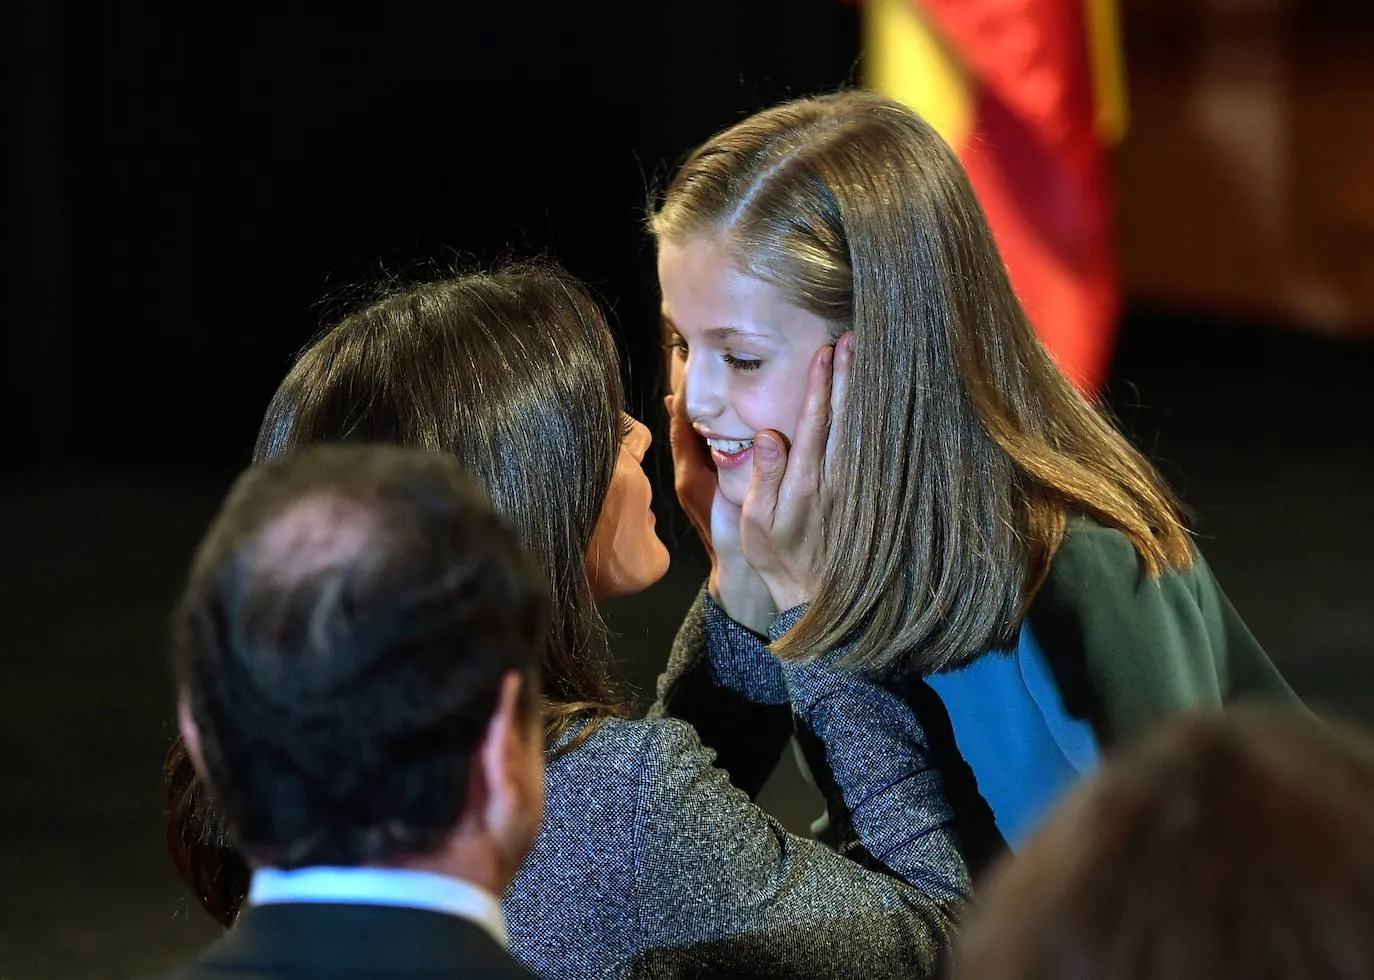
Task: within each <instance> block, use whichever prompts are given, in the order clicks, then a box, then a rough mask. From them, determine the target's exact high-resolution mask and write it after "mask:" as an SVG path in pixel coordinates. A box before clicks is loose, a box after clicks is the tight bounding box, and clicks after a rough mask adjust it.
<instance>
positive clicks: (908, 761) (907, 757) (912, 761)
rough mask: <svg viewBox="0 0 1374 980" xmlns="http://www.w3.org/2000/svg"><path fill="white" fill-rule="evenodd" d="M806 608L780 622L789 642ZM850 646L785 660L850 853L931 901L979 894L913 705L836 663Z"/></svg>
mask: <svg viewBox="0 0 1374 980" xmlns="http://www.w3.org/2000/svg"><path fill="white" fill-rule="evenodd" d="M805 608H806V607H805V606H798V607H796V608H794V609H790V610H788V611H787V612H784V613H782V614H780V615H778V616H777V617H775V618H774V620H773V623H772V624H771V625H770V627H769V636H770V638H771V639H773V640H778V639H780V638H781V637H782V636H783V634H785V633H786V632H787V631H788V630H789V629H791V628H792V627H793V626H795V625H796V623H797V621H798V620H799V619H800V618H801V616H802V613H803V612H805ZM846 652H847V648H840V649H838V650H833V651H830V652H829V653H827V654H824V655H822V656H821V657H819V658H817V659H815V660H812V661H809V662H806V663H797V662H793V661H786V662H782V663H781V664H780V666H781V669H782V671H783V674H784V676H785V677H786V681H787V687H788V690H789V692H790V694H791V697H792V711H793V713H794V715H795V716H796V722H797V737H798V739H799V741H800V742H801V743H802V747H803V749H804V750H805V751H806V756H807V761H808V763H810V768H811V770H812V774H813V776H814V777H815V779H816V784H817V786H818V787H819V788H820V790H821V792H822V793H823V794H824V795H825V798H826V803H827V811H828V813H829V815H830V819H831V822H832V829H833V832H834V833H835V836H836V838H837V847H838V849H839V850H840V852H841V853H843V854H846V855H847V856H850V857H853V858H854V859H855V860H857V861H861V862H864V863H866V864H873V865H876V866H877V867H881V868H883V869H886V870H888V871H890V872H891V873H893V874H896V875H899V876H900V877H901V878H902V879H903V880H905V881H907V882H910V883H911V884H913V885H916V886H917V887H918V888H920V889H921V890H922V891H923V892H924V893H926V894H927V895H931V896H934V897H936V898H940V899H946V900H953V901H957V900H961V899H967V898H969V897H970V895H971V892H972V889H971V886H970V884H969V877H968V869H967V867H966V866H965V864H964V860H963V858H962V857H961V856H960V852H959V848H958V846H957V843H956V837H955V830H954V826H955V820H954V812H953V809H952V808H951V807H950V806H949V803H948V801H947V800H946V799H945V794H944V782H943V779H942V778H941V776H940V771H939V769H938V768H937V766H936V765H935V763H934V761H933V760H932V758H931V754H930V746H929V743H928V742H927V740H926V735H925V730H924V729H923V728H922V727H921V723H920V721H919V720H918V719H917V717H916V714H915V713H914V712H913V711H912V710H911V708H910V707H909V706H908V705H907V704H906V702H904V701H903V700H902V699H901V698H899V697H898V696H897V695H895V694H893V693H892V692H891V691H889V690H888V689H887V688H885V687H883V686H882V684H880V683H879V682H878V681H876V680H874V679H872V678H870V677H866V676H865V675H863V674H861V673H859V672H857V671H853V670H850V669H845V668H840V667H837V666H836V664H837V663H838V662H839V661H840V660H841V659H843V657H844V656H845V654H846Z"/></svg>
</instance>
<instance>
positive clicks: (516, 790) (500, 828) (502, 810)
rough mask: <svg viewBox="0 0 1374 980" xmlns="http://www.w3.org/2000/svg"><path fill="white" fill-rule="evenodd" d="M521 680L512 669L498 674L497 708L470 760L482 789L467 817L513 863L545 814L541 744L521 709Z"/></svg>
mask: <svg viewBox="0 0 1374 980" xmlns="http://www.w3.org/2000/svg"><path fill="white" fill-rule="evenodd" d="M524 684H525V680H524V679H523V678H522V677H521V676H520V675H519V674H518V673H516V672H515V671H510V672H508V673H507V674H506V675H505V677H503V678H502V679H501V692H500V694H499V695H498V696H497V699H496V710H495V711H494V712H493V713H492V716H491V720H490V721H489V722H488V723H487V731H486V735H485V736H484V737H483V739H482V745H481V748H480V749H479V750H478V754H477V758H476V759H474V760H473V761H474V763H476V766H475V767H474V768H478V767H480V769H481V783H482V786H481V790H482V792H479V793H474V794H472V795H471V796H470V797H469V799H470V802H471V803H472V804H474V805H475V806H477V807H480V810H481V812H480V813H473V814H470V816H473V817H477V818H478V819H480V820H481V822H482V823H483V824H484V825H485V827H486V830H487V833H488V834H489V835H490V836H491V837H492V839H493V840H494V841H496V842H497V844H498V846H499V847H500V848H501V850H502V851H503V852H505V853H506V855H507V857H508V858H513V859H514V860H515V861H516V863H517V866H518V863H519V861H522V860H524V857H525V854H526V853H527V852H528V851H529V847H530V845H531V844H532V843H533V842H534V838H535V835H536V834H538V832H539V822H540V819H541V818H542V816H543V813H544V753H543V746H542V745H540V744H539V734H538V728H537V727H536V726H533V725H531V724H529V722H528V720H527V719H526V718H525V717H523V712H522V711H521V701H522V688H523V685H524ZM474 775H476V774H475V773H474ZM474 782H476V780H474ZM473 788H474V789H477V787H476V786H473Z"/></svg>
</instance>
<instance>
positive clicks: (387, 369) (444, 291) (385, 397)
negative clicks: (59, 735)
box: [164, 264, 626, 925]
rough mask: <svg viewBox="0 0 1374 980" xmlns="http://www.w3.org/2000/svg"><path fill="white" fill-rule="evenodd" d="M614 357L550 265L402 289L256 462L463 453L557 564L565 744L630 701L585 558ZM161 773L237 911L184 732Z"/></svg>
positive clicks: (180, 858) (604, 451)
mask: <svg viewBox="0 0 1374 980" xmlns="http://www.w3.org/2000/svg"><path fill="white" fill-rule="evenodd" d="M619 363H620V361H619V354H618V351H617V350H616V346H615V341H614V339H613V338H612V336H611V333H610V330H609V329H608V327H607V326H606V321H605V319H604V317H603V316H602V314H601V311H600V309H599V308H598V307H597V304H596V302H595V301H594V300H593V299H592V298H591V296H590V295H589V294H588V292H587V291H586V289H585V288H584V287H582V286H581V285H580V284H579V283H577V282H576V281H575V280H573V279H571V278H570V277H568V276H566V275H564V274H563V273H561V272H559V271H557V270H556V269H553V268H550V267H546V266H540V265H533V264H531V265H520V266H511V267H508V268H506V269H503V270H501V271H498V272H493V273H488V274H471V275H463V276H456V277H448V278H444V279H441V280H438V281H434V282H428V283H423V284H420V285H411V286H407V287H403V288H394V289H392V290H391V291H390V292H389V293H388V294H386V295H384V296H382V297H381V298H379V299H377V300H375V301H374V302H372V303H370V304H369V305H367V306H365V307H364V308H362V309H360V310H358V311H357V312H355V313H353V314H351V315H349V316H347V317H345V318H344V319H343V320H342V321H340V322H339V323H338V324H337V325H336V326H334V327H332V328H330V329H329V330H327V331H326V332H324V333H323V334H322V335H321V336H320V337H318V338H317V339H316V340H315V341H314V342H313V343H311V344H310V345H309V346H308V347H307V348H306V349H305V350H304V351H303V352H302V353H301V354H300V356H299V357H298V359H297V360H296V363H295V365H294V366H293V367H292V368H291V370H290V372H289V373H288V374H287V375H286V378H285V379H284V380H283V381H282V383H281V385H280V386H279V387H278V389H277V392H276V394H275V395H273V397H272V401H271V403H270V404H269V405H268V408H267V412H266V415H265V417H264V418H263V421H262V426H261V427H260V429H259V432H258V440H257V445H256V448H255V449H254V453H253V459H254V462H255V463H257V462H262V461H264V460H268V459H272V458H275V457H277V456H280V455H282V454H284V453H288V452H291V451H292V450H294V449H297V448H299V447H302V446H306V445H309V444H312V443H320V442H384V443H396V444H400V445H406V446H415V447H419V448H424V449H429V450H432V451H436V452H444V453H449V454H452V455H454V456H456V457H457V458H458V459H459V460H460V461H461V462H462V463H463V466H464V468H465V469H466V470H467V472H468V473H470V474H471V475H472V476H473V477H474V478H476V479H477V480H478V482H480V483H481V484H482V486H483V487H484V488H485V489H486V491H487V494H488V496H489V497H490V498H491V501H492V504H493V506H494V508H495V510H496V511H497V513H498V514H500V515H501V516H502V517H503V518H504V519H505V520H506V522H507V523H508V524H509V525H510V526H511V527H513V528H514V529H515V531H516V533H517V536H518V537H519V539H520V543H521V545H522V546H523V547H524V548H525V549H526V551H528V552H529V553H530V554H532V555H533V556H534V557H535V558H536V559H537V560H538V561H539V563H540V565H541V566H542V568H543V571H544V573H545V575H546V576H547V578H548V583H549V597H550V602H551V624H552V625H551V629H550V630H549V633H548V639H547V642H546V644H545V649H544V654H543V659H542V665H541V685H542V690H543V693H544V699H545V703H544V708H543V717H544V720H545V741H546V743H547V744H548V745H550V746H556V747H557V749H558V751H560V752H562V751H567V750H568V749H570V748H573V747H575V746H576V745H577V744H578V743H579V742H580V741H581V740H583V739H585V738H586V737H587V736H588V735H590V734H591V732H592V731H593V730H594V728H595V726H596V724H597V723H599V721H600V720H602V719H604V718H607V717H612V716H617V715H622V714H624V713H625V711H626V707H625V699H624V697H623V695H622V693H621V691H620V689H619V686H618V685H617V684H616V682H615V680H614V678H613V675H612V672H611V669H610V660H609V655H608V642H607V635H606V628H605V625H604V623H603V621H602V619H601V616H600V613H599V612H598V611H597V607H596V603H595V601H594V597H593V594H592V586H591V582H590V579H589V576H588V571H587V563H586V559H587V553H588V548H589V547H590V544H591V540H592V533H593V531H594V530H595V528H596V524H597V521H598V520H599V518H600V516H601V510H602V507H603V505H604V503H605V500H606V495H607V493H608V491H609V489H610V485H611V476H612V474H613V472H614V469H615V464H616V459H617V457H618V455H619V451H620V444H621V441H622V439H623V437H624V434H625V416H624V394H623V391H622V387H621V380H620V368H619ZM574 729H576V733H575V734H574V735H573V736H572V737H571V738H568V737H567V736H568V735H569V733H570V732H572V731H573V730H574ZM164 785H165V788H166V822H167V843H168V846H169V848H170V850H171V853H172V858H173V862H174V863H175V864H176V865H177V869H178V872H179V873H180V874H181V876H182V878H183V880H184V881H186V883H187V884H188V885H189V886H190V887H191V888H192V889H193V891H194V892H195V894H196V896H197V897H198V898H199V900H200V901H201V904H202V905H203V906H204V907H205V908H206V910H207V911H208V912H210V914H211V915H212V916H214V917H215V918H216V919H217V920H219V921H220V922H221V923H223V924H225V925H228V924H229V923H230V922H232V920H233V918H234V916H235V914H236V913H237V909H238V906H239V904H240V903H241V902H242V900H243V897H244V894H245V892H246V886H247V880H248V869H247V866H246V865H245V864H244V862H243V859H242V858H241V857H240V856H239V855H238V854H237V852H235V851H234V850H233V849H232V848H231V847H230V845H229V841H228V837H227V835H226V833H225V829H224V827H223V826H222V825H221V824H220V821H219V819H218V817H217V816H216V814H215V813H214V810H213V808H212V807H211V806H210V802H209V800H208V799H207V797H206V794H205V792H204V788H203V786H202V785H201V782H200V780H199V779H197V778H195V776H194V770H193V769H192V768H191V764H190V760H189V758H188V757H187V754H186V751H185V747H184V746H183V745H182V744H181V742H180V739H178V740H177V742H176V743H175V744H174V745H173V746H172V748H171V751H170V752H169V754H168V756H167V759H166V761H165V763H164Z"/></svg>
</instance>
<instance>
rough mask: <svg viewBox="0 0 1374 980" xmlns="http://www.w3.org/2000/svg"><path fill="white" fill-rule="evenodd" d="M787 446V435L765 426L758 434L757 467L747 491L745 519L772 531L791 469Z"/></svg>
mask: <svg viewBox="0 0 1374 980" xmlns="http://www.w3.org/2000/svg"><path fill="white" fill-rule="evenodd" d="M787 457H788V453H787V447H786V445H785V444H784V442H783V438H782V436H781V435H779V434H778V433H776V432H774V431H773V430H772V429H764V430H763V431H762V432H760V433H758V434H757V435H756V436H754V458H753V467H752V469H751V470H750V471H749V489H748V490H746V491H745V493H744V504H743V505H742V507H741V522H742V523H743V524H745V525H749V526H751V527H754V528H757V529H758V530H760V531H763V532H768V531H770V530H772V528H773V516H774V514H776V513H777V509H778V491H779V490H780V488H781V487H782V481H783V476H784V474H785V473H786V471H787Z"/></svg>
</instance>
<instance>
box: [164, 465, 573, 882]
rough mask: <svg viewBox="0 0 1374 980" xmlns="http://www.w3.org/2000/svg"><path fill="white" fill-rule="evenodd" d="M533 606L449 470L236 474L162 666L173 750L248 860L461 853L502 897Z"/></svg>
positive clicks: (531, 804)
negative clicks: (203, 783) (179, 743)
mask: <svg viewBox="0 0 1374 980" xmlns="http://www.w3.org/2000/svg"><path fill="white" fill-rule="evenodd" d="M546 595H547V586H546V584H545V582H544V578H543V576H542V574H541V573H540V571H539V569H538V567H537V566H536V565H535V564H534V563H533V561H532V560H531V559H529V558H528V557H527V556H526V555H525V554H524V553H523V552H522V551H521V550H520V548H519V546H518V544H517V543H516V540H515V537H514V535H513V534H512V533H511V532H510V531H509V530H508V529H507V528H506V526H505V525H503V524H502V523H501V522H500V521H499V520H498V519H497V518H496V516H495V515H494V514H493V513H492V510H491V508H490V505H489V503H488V502H487V500H486V497H485V496H484V494H483V493H482V491H481V489H480V488H479V487H478V486H477V484H475V483H474V482H473V481H472V480H471V479H469V478H468V477H467V475H466V474H465V473H464V472H463V470H462V467H461V466H460V465H459V464H458V462H457V461H456V460H454V459H453V458H451V457H447V456H443V455H440V454H431V453H427V452H423V451H420V450H413V449H402V448H399V447H383V446H359V445H353V446H316V447H311V448H308V449H304V450H301V451H300V452H297V453H295V454H292V455H290V456H287V457H284V458H282V459H278V460H274V461H272V462H269V463H266V464H264V465H261V466H258V467H255V468H253V469H251V470H249V471H248V472H247V473H245V474H244V475H243V476H241V477H240V478H239V480H238V481H237V482H236V483H235V485H234V487H233V489H232V490H231V491H230V493H229V496H228V498H227V500H226V501H225V503H224V506H223V508H222V509H221V511H220V513H219V515H218V517H217V518H216V519H215V522H214V524H213V525H212V526H211V528H210V530H209V532H208V534H207V535H206V537H205V540H204V541H203V543H202V545H201V547H200V550H199V552H198V553H197V555H196V558H195V562H194V564H193V566H192V569H191V573H190V577H189V580H188V582H187V585H186V589H185V592H184V594H183V596H182V598H181V602H180V603H179V605H178V607H177V611H176V614H175V619H174V629H173V648H174V662H175V668H176V674H177V682H178V685H179V690H180V699H181V703H180V711H179V719H180V725H181V729H182V734H183V736H184V737H185V740H186V743H187V746H188V749H189V751H190V753H191V755H192V757H193V758H194V759H195V760H196V763H197V766H198V768H200V769H201V770H202V772H203V774H204V775H205V777H206V778H207V781H208V782H209V784H210V787H211V790H212V792H213V794H214V797H215V801H216V804H217V805H218V808H219V810H220V812H221V814H222V815H223V818H224V820H225V823H226V824H227V826H228V827H229V830H230V833H231V835H232V836H233V837H234V839H235V841H236V843H237V844H238V846H239V847H240V848H241V849H242V850H243V851H244V853H245V854H246V855H247V856H248V857H249V859H250V860H251V861H252V862H253V863H255V864H262V865H272V866H276V867H282V868H296V867H303V866H308V865H322V864H330V865H362V864H373V865H391V864H398V865H400V864H412V863H414V862H415V861H416V860H417V859H424V858H426V856H429V855H442V854H444V853H447V852H450V851H452V849H453V846H454V842H455V841H456V840H460V839H461V842H462V843H461V849H462V850H463V853H464V854H467V855H468V856H469V857H471V856H473V855H477V856H479V857H480V858H481V862H480V863H484V864H485V865H487V871H488V873H487V874H485V875H484V877H487V878H489V879H492V881H493V882H494V883H495V884H496V885H497V886H499V887H504V885H505V883H506V882H507V881H508V879H509V877H510V875H512V874H514V872H515V871H516V870H517V869H518V867H519V864H520V862H521V861H522V860H523V859H524V856H525V853H526V852H527V850H528V848H529V846H530V844H531V843H532V841H533V839H534V836H535V834H536V833H537V831H538V826H539V819H540V816H541V813H542V809H543V801H544V795H543V793H544V786H543V758H542V751H541V750H542V739H541V737H540V733H539V732H540V730H539V724H538V718H537V714H538V708H537V705H538V692H537V690H536V687H537V677H538V664H539V656H540V652H541V650H542V648H543V640H544V635H543V634H544V631H545V629H546V623H547V617H548V610H547V598H546ZM474 848H475V850H474Z"/></svg>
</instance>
